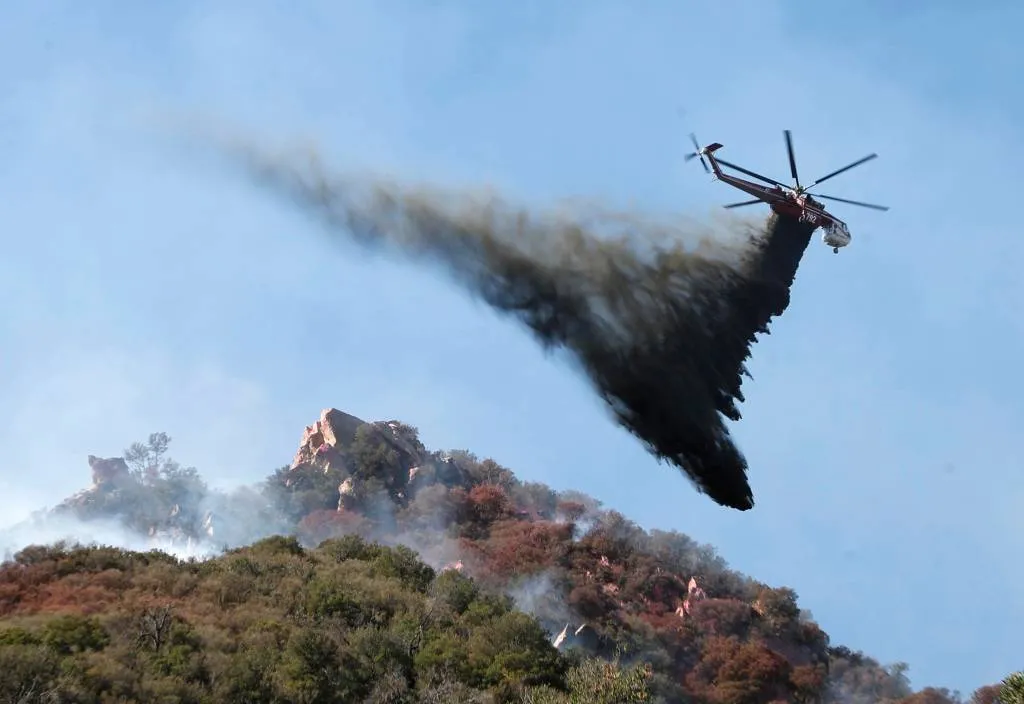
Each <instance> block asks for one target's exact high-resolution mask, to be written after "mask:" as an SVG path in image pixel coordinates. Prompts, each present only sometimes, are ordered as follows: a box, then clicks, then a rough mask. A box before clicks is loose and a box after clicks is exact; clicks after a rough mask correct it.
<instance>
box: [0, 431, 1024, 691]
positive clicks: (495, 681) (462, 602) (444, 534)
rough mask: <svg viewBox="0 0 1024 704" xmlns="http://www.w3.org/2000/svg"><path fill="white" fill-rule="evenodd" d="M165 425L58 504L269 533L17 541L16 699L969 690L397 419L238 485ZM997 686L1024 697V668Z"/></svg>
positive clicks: (94, 514)
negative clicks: (143, 545)
mask: <svg viewBox="0 0 1024 704" xmlns="http://www.w3.org/2000/svg"><path fill="white" fill-rule="evenodd" d="M168 442H169V438H167V436H166V435H163V434H154V435H153V436H151V437H150V440H149V442H148V443H144V444H139V443H137V444H135V445H133V446H132V447H131V448H129V450H128V451H126V455H125V458H126V460H128V461H129V462H128V464H129V466H131V471H130V473H129V474H128V475H127V476H126V477H124V478H123V479H122V480H121V481H120V482H114V483H107V484H104V485H103V486H97V487H96V488H94V489H93V490H91V491H88V492H83V493H81V494H79V495H77V496H76V497H73V498H72V499H69V500H68V501H66V502H65V503H64V504H62V505H61V506H60V507H58V509H57V510H55V511H53V512H51V513H50V514H49V517H50V518H51V519H53V518H54V517H64V518H65V519H66V518H67V516H69V515H71V516H74V517H76V519H78V520H86V521H88V520H94V519H97V518H106V519H109V518H112V517H116V518H118V519H120V520H121V521H122V522H123V523H124V524H125V526H126V527H127V529H128V530H131V531H134V532H137V533H140V534H150V535H153V534H162V535H170V536H178V538H179V539H180V538H184V539H190V540H193V541H199V542H205V543H207V544H208V543H209V542H210V541H211V540H212V538H211V534H212V535H214V536H216V537H217V539H218V540H219V541H224V542H228V543H232V544H234V545H244V543H252V544H249V545H247V546H242V547H235V548H233V549H230V550H227V551H225V552H222V553H221V554H220V555H218V556H216V557H213V558H210V559H195V558H190V559H178V558H175V557H172V556H171V555H169V554H167V553H166V552H161V551H156V550H154V551H150V552H131V551H127V550H123V549H120V548H115V547H98V546H91V547H83V546H78V545H68V544H62V543H61V544H56V545H51V546H29V547H26V548H24V549H22V550H21V551H20V552H18V553H17V554H16V555H14V556H13V558H12V559H9V560H8V561H7V562H5V563H4V565H3V566H2V567H0V704H4V703H6V702H12V703H13V702H18V703H24V704H27V703H28V702H75V703H78V702H82V703H85V702H134V701H137V702H168V703H170V702H180V703H182V704H185V703H190V702H197V703H198V702H252V703H260V702H267V703H270V702H275V703H276V702H280V703H284V702H298V703H309V704H314V703H316V704H320V703H330V702H373V703H380V704H384V703H393V704H404V703H409V704H412V703H414V702H437V703H438V704H441V703H442V702H444V703H448V702H493V703H494V704H499V703H502V702H530V703H533V704H557V703H562V702H574V703H576V702H579V703H580V704H582V703H584V702H587V703H590V702H595V703H608V704H613V703H615V704H617V703H620V702H636V703H641V702H695V703H706V704H748V703H749V704H774V703H776V702H798V703H799V702H843V703H844V704H876V703H877V702H891V703H900V704H948V703H950V702H960V701H963V700H962V699H961V697H960V696H959V695H958V694H956V693H951V692H948V691H945V690H939V689H932V688H927V689H924V690H922V691H919V692H916V693H915V692H912V691H911V689H910V687H909V685H908V682H907V679H906V676H905V675H906V667H905V665H902V664H895V665H891V666H887V667H886V666H882V665H880V664H879V663H877V662H876V661H874V660H872V659H871V658H869V657H867V656H865V655H863V654H862V653H859V652H851V651H850V650H848V649H846V648H844V647H842V646H836V645H833V644H831V643H830V642H829V639H828V636H827V635H826V634H825V633H824V632H823V631H822V630H821V629H820V628H819V627H818V626H817V625H816V624H815V623H814V622H813V620H812V619H811V618H809V616H808V615H807V614H806V613H804V612H803V611H801V609H800V608H799V606H798V604H797V598H796V594H795V593H793V591H792V590H789V589H786V588H773V587H770V586H768V585H765V584H761V583H759V582H757V581H755V580H752V579H749V578H747V577H744V576H742V575H740V574H738V573H736V572H733V571H731V570H729V569H728V568H727V566H726V564H725V563H724V561H723V560H722V559H721V558H720V557H718V556H717V555H716V554H715V552H714V550H712V549H711V548H709V547H707V546H702V545H698V544H696V543H694V542H693V541H692V540H690V539H689V538H687V537H686V536H684V535H681V534H679V533H674V532H660V531H651V532H650V533H648V532H645V531H643V530H641V529H640V528H638V527H637V526H636V525H635V524H633V523H631V522H630V521H628V520H627V519H626V518H625V517H623V516H622V515H620V514H618V513H615V512H613V511H607V510H603V509H601V508H600V506H599V505H598V504H597V502H595V501H594V500H593V499H590V498H589V497H586V496H583V495H580V494H575V493H563V494H556V493H555V492H553V491H551V490H550V489H549V488H548V487H546V486H543V485H540V484H533V483H524V482H520V481H519V480H517V479H516V478H515V477H514V475H513V474H512V473H511V472H510V471H508V470H507V469H506V468H504V467H501V466H500V465H499V464H497V463H495V462H493V461H491V460H484V461H479V460H478V459H477V458H475V457H473V456H472V455H471V454H470V453H467V452H456V453H446V454H441V453H431V452H428V451H426V449H425V448H423V446H422V445H421V444H420V443H419V440H418V438H417V437H416V432H415V429H413V428H410V427H408V426H404V425H402V424H399V423H394V422H392V423H379V424H365V425H362V426H361V427H360V428H359V429H358V430H357V431H356V432H355V433H354V434H353V435H352V436H351V437H348V438H345V439H344V440H343V441H339V442H338V444H337V446H336V447H332V448H327V449H329V450H330V451H331V452H330V453H326V454H325V455H323V456H321V455H317V457H316V459H315V460H311V461H309V462H306V463H300V464H299V466H297V467H296V468H294V469H290V468H282V469H280V470H278V471H276V472H274V473H273V474H272V475H271V476H270V477H269V478H268V479H267V480H266V481H265V482H264V483H263V484H262V485H261V486H260V487H257V488H254V489H248V490H244V491H239V492H236V493H234V494H231V495H221V494H218V493H216V492H212V491H210V490H209V489H207V487H206V485H205V484H204V483H203V481H202V479H201V477H200V476H199V474H198V473H197V472H195V471H194V470H192V469H182V468H181V467H180V466H179V465H178V464H177V463H175V462H174V461H173V460H170V459H168V458H167V457H166V450H167V444H168ZM274 533H282V534H285V535H273V534H274ZM256 538H258V539H257V540H256V541H255V542H253V540H254V539H256ZM407 546H411V547H412V548H414V549H415V550H414V549H411V548H410V547H407ZM455 561H458V563H457V565H455V566H446V563H454V562H455ZM428 563H430V564H428ZM431 565H433V566H431ZM691 578H693V579H692V580H691ZM568 624H571V627H568ZM577 629H578V630H577ZM559 631H562V632H563V633H565V634H566V635H567V636H568V637H567V638H566V639H565V641H564V642H563V643H561V644H559V645H555V644H553V643H552V634H553V633H557V632H559ZM574 633H575V635H574ZM997 696H999V687H998V686H990V687H983V688H982V689H979V690H978V691H977V692H975V693H974V694H973V695H972V696H971V697H970V698H969V699H968V700H969V701H971V702H972V703H973V704H993V703H994V702H996V701H998V699H997ZM1001 696H1002V701H1004V702H1006V703H1007V704H1010V703H1013V704H1016V703H1017V702H1024V677H1014V678H1009V679H1008V680H1007V681H1006V685H1005V686H1004V687H1003V693H1002V695H1001ZM1015 697H1016V698H1015Z"/></svg>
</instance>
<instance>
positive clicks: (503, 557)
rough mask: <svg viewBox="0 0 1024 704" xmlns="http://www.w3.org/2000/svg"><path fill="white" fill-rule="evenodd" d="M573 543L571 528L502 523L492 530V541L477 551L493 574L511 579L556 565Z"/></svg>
mask: <svg viewBox="0 0 1024 704" xmlns="http://www.w3.org/2000/svg"><path fill="white" fill-rule="evenodd" d="M571 540H572V527H571V526H568V525H564V524H558V523H549V522H535V523H534V522H529V521H517V520H502V521H499V522H497V523H495V524H494V525H493V526H491V532H490V536H489V539H488V540H487V541H486V542H485V543H480V544H478V546H477V547H478V550H479V551H480V552H481V553H483V555H484V556H485V559H486V561H487V567H488V568H489V569H490V570H491V571H492V572H494V573H495V574H498V575H501V576H512V575H517V574H530V573H533V572H537V571H539V570H541V569H543V568H545V567H549V566H551V565H552V564H556V563H557V561H558V558H559V557H560V556H561V555H562V554H564V552H565V549H566V546H567V544H568V543H569V541H571Z"/></svg>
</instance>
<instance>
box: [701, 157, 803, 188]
mask: <svg viewBox="0 0 1024 704" xmlns="http://www.w3.org/2000/svg"><path fill="white" fill-rule="evenodd" d="M716 161H717V162H718V163H719V164H721V165H722V166H728V167H729V168H730V169H736V170H737V171H739V172H740V173H743V174H746V175H747V176H751V177H753V178H757V179H761V180H762V181H764V182H765V183H770V184H772V185H773V186H781V187H782V188H789V186H787V185H785V184H782V183H779V182H778V181H776V180H775V179H773V178H768V177H767V176H762V175H761V174H759V173H756V172H754V171H750V170H748V169H744V168H743V167H742V166H736V164H731V163H729V162H728V161H725V160H724V159H716Z"/></svg>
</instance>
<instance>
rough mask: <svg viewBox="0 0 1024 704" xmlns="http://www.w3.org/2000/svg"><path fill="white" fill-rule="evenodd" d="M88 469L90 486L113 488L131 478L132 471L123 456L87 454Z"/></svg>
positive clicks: (94, 487)
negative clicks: (104, 456)
mask: <svg viewBox="0 0 1024 704" xmlns="http://www.w3.org/2000/svg"><path fill="white" fill-rule="evenodd" d="M89 469H91V470H92V488H93V489H99V488H101V487H102V488H113V487H116V486H119V485H122V484H124V483H125V482H128V481H131V480H132V472H131V470H130V469H129V468H128V464H127V463H126V462H125V461H124V458H123V457H110V458H107V459H104V458H102V457H96V456H95V455H89Z"/></svg>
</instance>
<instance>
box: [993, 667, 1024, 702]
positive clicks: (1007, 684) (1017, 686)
mask: <svg viewBox="0 0 1024 704" xmlns="http://www.w3.org/2000/svg"><path fill="white" fill-rule="evenodd" d="M999 701H1000V703H1001V704H1024V672H1014V673H1013V674H1012V675H1009V676H1008V677H1007V678H1006V679H1004V680H1003V681H1002V684H1001V686H1000V688H999Z"/></svg>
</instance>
